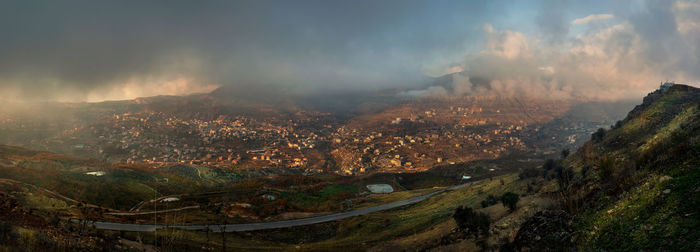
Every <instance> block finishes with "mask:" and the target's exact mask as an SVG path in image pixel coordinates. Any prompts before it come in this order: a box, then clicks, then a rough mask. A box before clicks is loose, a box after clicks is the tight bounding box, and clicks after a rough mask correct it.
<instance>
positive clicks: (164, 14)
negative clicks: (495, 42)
mask: <svg viewBox="0 0 700 252" xmlns="http://www.w3.org/2000/svg"><path fill="white" fill-rule="evenodd" d="M488 10H489V6H486V5H485V4H484V3H482V2H481V1H478V2H475V3H469V2H464V1H442V2H441V3H440V4H431V2H428V1H201V2H200V1H166V2H161V1H113V2H104V1H45V2H41V1H40V2H36V1H16V2H9V3H4V4H3V6H2V8H0V37H1V38H3V42H2V43H1V44H0V85H1V86H0V87H2V88H5V89H8V90H15V91H16V92H19V93H21V94H24V95H27V96H29V95H33V96H34V95H38V96H40V97H46V98H52V97H55V96H56V93H61V94H62V95H66V94H74V95H77V96H78V97H80V95H84V94H86V93H89V92H91V91H94V90H101V89H109V88H114V87H117V88H119V85H123V83H126V82H135V83H137V84H133V85H132V88H133V86H138V85H139V84H138V82H149V81H152V82H159V81H160V82H163V81H167V80H170V79H176V78H177V77H173V76H181V77H183V78H187V79H188V80H190V81H191V82H196V83H208V84H216V85H239V84H241V83H266V84H274V85H281V86H286V87H288V88H289V89H293V90H319V91H321V90H342V89H357V88H374V87H377V88H379V87H386V86H390V85H396V84H397V83H411V82H416V81H418V80H419V79H420V78H421V77H422V76H421V67H422V61H425V60H429V59H428V58H429V57H431V56H430V55H431V54H435V53H439V52H440V51H441V50H450V48H452V49H455V48H456V49H459V47H461V46H463V44H464V42H465V41H468V40H469V36H471V35H472V34H473V32H474V28H475V27H478V25H480V21H479V20H480V19H482V18H483V17H484V15H485V13H488V12H489V11H488Z"/></svg>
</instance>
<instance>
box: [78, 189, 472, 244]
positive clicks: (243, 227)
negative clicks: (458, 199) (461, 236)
mask: <svg viewBox="0 0 700 252" xmlns="http://www.w3.org/2000/svg"><path fill="white" fill-rule="evenodd" d="M470 184H471V183H466V184H461V185H457V186H453V187H450V188H446V189H442V190H439V191H435V192H431V193H428V194H423V195H420V196H416V197H413V198H410V199H405V200H401V201H395V202H391V203H387V204H383V205H379V206H374V207H369V208H363V209H358V210H353V211H349V212H344V213H335V214H329V215H322V216H316V217H309V218H303V219H294V220H283V221H273V222H259V223H241V224H226V225H224V224H207V225H152V224H134V223H117V222H102V221H95V222H90V223H89V225H91V226H94V227H95V228H97V229H108V230H119V231H138V232H153V231H155V230H158V229H162V228H179V229H186V230H207V229H209V230H210V231H212V232H237V231H254V230H264V229H275V228H286V227H295V226H303V225H310V224H317V223H323V222H329V221H336V220H342V219H345V218H349V217H353V216H358V215H363V214H369V213H374V212H379V211H384V210H389V209H392V208H397V207H401V206H406V205H410V204H414V203H417V202H420V201H423V200H425V199H427V198H430V197H432V196H433V195H436V194H439V193H442V192H445V191H452V190H456V189H459V188H462V187H465V186H468V185H470ZM73 221H75V222H79V221H80V220H75V219H74V220H73Z"/></svg>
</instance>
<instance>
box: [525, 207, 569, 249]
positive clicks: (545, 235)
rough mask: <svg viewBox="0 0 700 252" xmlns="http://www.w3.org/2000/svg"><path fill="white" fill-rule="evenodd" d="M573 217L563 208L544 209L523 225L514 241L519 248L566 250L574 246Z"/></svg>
mask: <svg viewBox="0 0 700 252" xmlns="http://www.w3.org/2000/svg"><path fill="white" fill-rule="evenodd" d="M572 222H573V217H572V216H571V215H569V214H567V213H566V212H564V211H561V210H544V211H540V212H538V213H536V214H535V215H534V216H532V217H530V218H529V219H528V220H527V221H525V223H523V225H522V226H521V228H520V230H519V231H518V234H517V235H516V236H515V240H514V241H513V243H514V245H515V246H516V247H517V248H518V249H524V250H533V251H564V250H567V249H569V248H572V247H573V246H574V243H573V240H574V239H573V238H574V230H573V228H572V227H571V224H572Z"/></svg>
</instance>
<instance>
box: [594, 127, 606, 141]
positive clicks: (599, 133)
mask: <svg viewBox="0 0 700 252" xmlns="http://www.w3.org/2000/svg"><path fill="white" fill-rule="evenodd" d="M604 136H605V129H603V128H599V129H598V130H597V131H596V132H595V133H593V134H592V135H591V140H593V142H600V140H603V137H604Z"/></svg>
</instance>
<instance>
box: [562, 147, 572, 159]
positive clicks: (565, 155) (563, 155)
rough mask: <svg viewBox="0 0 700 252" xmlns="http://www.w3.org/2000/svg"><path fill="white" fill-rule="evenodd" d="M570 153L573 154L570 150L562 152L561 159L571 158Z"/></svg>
mask: <svg viewBox="0 0 700 252" xmlns="http://www.w3.org/2000/svg"><path fill="white" fill-rule="evenodd" d="M570 153H571V151H569V149H563V150H561V159H565V158H566V157H568V156H569V154H570Z"/></svg>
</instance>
